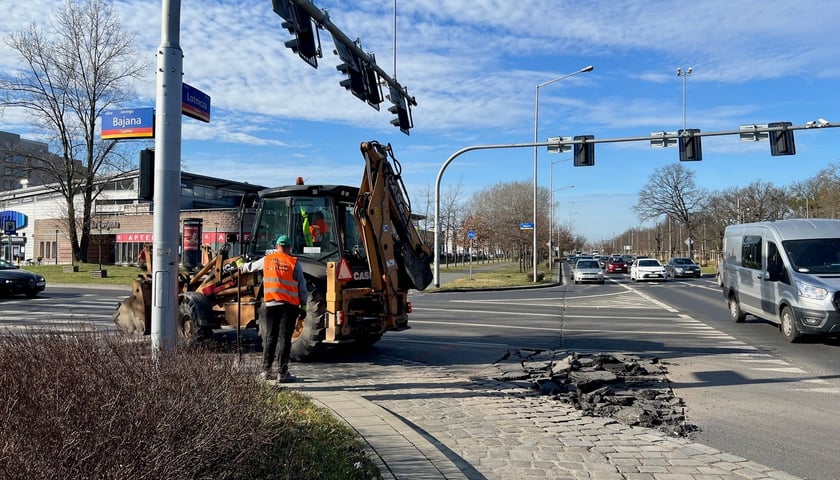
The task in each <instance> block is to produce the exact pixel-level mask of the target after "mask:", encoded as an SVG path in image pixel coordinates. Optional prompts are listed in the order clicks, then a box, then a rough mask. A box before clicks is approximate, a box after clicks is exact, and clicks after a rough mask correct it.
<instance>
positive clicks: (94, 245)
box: [0, 170, 265, 265]
mask: <svg viewBox="0 0 840 480" xmlns="http://www.w3.org/2000/svg"><path fill="white" fill-rule="evenodd" d="M139 181H140V178H139V171H137V170H135V171H133V172H130V173H129V174H127V175H126V176H124V177H123V178H121V179H120V180H116V181H111V182H109V183H108V184H107V185H105V188H104V189H103V191H102V193H101V194H100V195H99V196H98V197H97V199H96V200H95V201H94V205H93V208H92V211H93V214H92V215H91V240H90V245H89V248H88V252H87V260H88V262H90V263H102V264H103V265H106V264H107V265H113V264H118V265H133V264H136V263H137V261H138V257H139V254H140V251H141V250H142V249H143V247H144V246H145V245H150V244H152V243H153V241H154V237H153V223H154V222H153V217H154V210H155V208H154V204H153V202H150V201H145V200H142V199H140V198H139V194H138V192H139ZM263 188H265V187H263V186H260V185H252V184H248V183H241V182H234V181H230V180H226V179H220V178H213V177H205V176H202V175H196V174H191V173H187V172H182V173H181V199H180V205H179V211H180V225H181V229H180V230H181V232H182V236H183V232H184V228H185V226H186V228H187V229H188V230H189V234H190V239H198V242H199V243H200V248H201V251H202V252H203V253H204V255H205V257H206V255H209V254H210V252H211V251H217V250H219V249H220V248H222V247H223V246H225V244H229V247H230V248H231V249H232V251H233V253H239V252H240V251H242V250H241V245H240V244H241V241H242V240H245V241H247V239H248V234H247V233H246V232H250V230H251V224H252V222H253V212H251V211H250V210H249V209H246V208H243V205H244V203H243V202H244V201H245V199H247V198H249V197H253V196H255V195H256V194H257V192H258V191H259V190H262V189H263ZM81 207H82V205H81V197H79V198H78V201H77V205H76V209H77V211H81ZM66 211H67V207H66V203H65V199H64V197H63V196H62V195H61V194H59V193H57V192H55V191H53V189H51V188H50V186H49V185H24V184H21V183H20V182H18V183H17V188H16V189H12V190H6V191H0V219H2V220H3V224H4V227H8V226H12V223H13V224H14V225H13V227H14V228H13V229H12V230H11V231H9V230H6V229H5V228H4V231H3V232H0V233H3V236H2V237H0V256H2V258H6V259H9V260H11V261H19V262H20V263H30V262H31V263H38V262H41V263H55V264H70V263H72V262H73V256H72V248H71V241H70V238H69V237H68V231H69V229H68V219H67V215H66V213H65V212H66ZM76 227H77V231H78V232H81V227H82V225H81V219H79V220H77V225H76ZM7 232H8V233H9V234H7ZM240 234H242V235H240ZM194 243H195V242H193V244H194Z"/></svg>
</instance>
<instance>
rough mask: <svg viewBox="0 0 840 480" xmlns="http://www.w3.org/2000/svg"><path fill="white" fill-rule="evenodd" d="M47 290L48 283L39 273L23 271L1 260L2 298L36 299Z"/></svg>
mask: <svg viewBox="0 0 840 480" xmlns="http://www.w3.org/2000/svg"><path fill="white" fill-rule="evenodd" d="M45 288H47V281H46V280H45V279H44V277H42V276H41V275H38V274H37V273H32V272H27V271H26V270H21V269H19V268H18V266H17V265H15V264H14V263H12V262H9V261H7V260H3V259H0V297H8V296H9V295H20V294H23V295H26V296H27V297H34V296H35V295H37V294H38V293H39V292H41V291H43V290H44V289H45Z"/></svg>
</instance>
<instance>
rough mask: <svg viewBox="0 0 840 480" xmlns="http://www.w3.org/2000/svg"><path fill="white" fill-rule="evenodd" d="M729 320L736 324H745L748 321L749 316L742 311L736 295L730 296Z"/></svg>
mask: <svg viewBox="0 0 840 480" xmlns="http://www.w3.org/2000/svg"><path fill="white" fill-rule="evenodd" d="M728 302H729V318H731V319H732V321H734V322H735V323H743V322H744V320H746V319H747V314H746V313H744V312H742V311H741V305H740V304H739V303H738V298H737V297H736V296H735V294H734V293H731V294H729V300H728Z"/></svg>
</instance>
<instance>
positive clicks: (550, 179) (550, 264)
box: [548, 158, 575, 269]
mask: <svg viewBox="0 0 840 480" xmlns="http://www.w3.org/2000/svg"><path fill="white" fill-rule="evenodd" d="M569 160H571V158H564V159H562V160H557V161H555V162H551V166H550V167H549V170H548V189H549V191H550V195H549V196H550V198H551V204H550V205H549V215H548V268H549V269H553V268H554V243H553V239H554V165H557V164H558V163H563V162H567V161H569ZM569 188H575V186H574V185H569V186H568V187H563V188H558V189H557V190H558V191H560V190H566V189H569Z"/></svg>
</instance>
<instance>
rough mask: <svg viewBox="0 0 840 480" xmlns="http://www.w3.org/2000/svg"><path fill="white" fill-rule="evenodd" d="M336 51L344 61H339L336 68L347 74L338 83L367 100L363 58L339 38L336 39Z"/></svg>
mask: <svg viewBox="0 0 840 480" xmlns="http://www.w3.org/2000/svg"><path fill="white" fill-rule="evenodd" d="M335 53H336V54H337V55H338V58H340V59H341V61H342V62H343V63H339V64H338V65H337V66H336V67H335V69H336V70H338V71H339V72H341V73H343V74H345V75H347V78H346V79H344V80H342V81H340V82H338V84H339V85H341V86H342V87H344V88H346V89H347V90H350V93H352V94H353V95H355V96H356V97H358V98H359V99H361V100H365V72H364V68H363V67H362V60H361V59H360V58H359V57H358V56H356V54H355V53H353V51H352V50H350V47H348V46H347V45H345V44H343V43H341V42H340V41H338V40H335Z"/></svg>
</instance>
